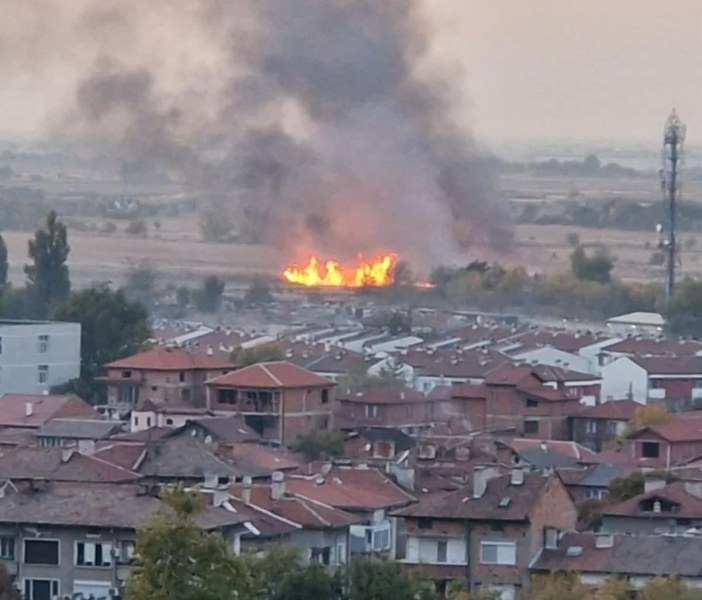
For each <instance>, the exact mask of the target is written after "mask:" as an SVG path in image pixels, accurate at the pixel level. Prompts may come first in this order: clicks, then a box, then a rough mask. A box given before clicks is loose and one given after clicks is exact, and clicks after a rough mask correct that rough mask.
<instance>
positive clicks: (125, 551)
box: [119, 541, 135, 563]
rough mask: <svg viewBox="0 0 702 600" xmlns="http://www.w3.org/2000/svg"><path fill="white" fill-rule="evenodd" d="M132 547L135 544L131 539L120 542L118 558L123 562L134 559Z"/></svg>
mask: <svg viewBox="0 0 702 600" xmlns="http://www.w3.org/2000/svg"><path fill="white" fill-rule="evenodd" d="M134 548H135V544H134V542H132V541H124V542H122V546H121V548H120V552H119V560H120V562H123V563H129V562H131V561H132V560H134Z"/></svg>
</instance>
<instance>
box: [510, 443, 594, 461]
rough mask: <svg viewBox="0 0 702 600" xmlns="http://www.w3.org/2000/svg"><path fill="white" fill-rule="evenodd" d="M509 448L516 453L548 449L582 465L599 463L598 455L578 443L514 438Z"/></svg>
mask: <svg viewBox="0 0 702 600" xmlns="http://www.w3.org/2000/svg"><path fill="white" fill-rule="evenodd" d="M509 446H510V447H511V448H512V449H513V450H515V451H516V452H523V451H525V450H534V449H543V448H547V449H549V450H551V451H552V452H555V453H557V454H561V455H562V456H566V457H568V458H571V459H573V460H575V461H577V462H581V463H590V464H593V463H598V462H599V460H598V459H597V453H595V452H593V451H592V450H590V449H589V448H586V447H585V446H581V445H580V444H578V443H577V442H567V441H560V440H534V439H531V438H514V439H513V440H512V441H511V442H510V443H509Z"/></svg>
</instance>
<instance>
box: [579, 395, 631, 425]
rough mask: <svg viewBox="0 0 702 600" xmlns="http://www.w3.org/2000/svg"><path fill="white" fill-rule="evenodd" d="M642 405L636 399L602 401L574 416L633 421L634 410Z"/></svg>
mask: <svg viewBox="0 0 702 600" xmlns="http://www.w3.org/2000/svg"><path fill="white" fill-rule="evenodd" d="M639 406H642V405H641V404H639V403H638V402H635V401H634V400H609V401H608V402H602V403H601V404H597V405H596V406H588V407H587V408H584V409H583V410H581V411H580V412H579V413H578V414H576V415H573V417H574V418H582V419H611V420H613V421H631V419H632V418H633V417H634V411H635V410H636V409H637V407H639Z"/></svg>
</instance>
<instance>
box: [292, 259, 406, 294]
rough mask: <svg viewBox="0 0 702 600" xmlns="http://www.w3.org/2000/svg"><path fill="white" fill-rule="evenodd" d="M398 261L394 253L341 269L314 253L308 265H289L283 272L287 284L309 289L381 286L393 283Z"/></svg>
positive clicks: (337, 264) (337, 263) (333, 261)
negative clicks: (393, 272) (295, 284)
mask: <svg viewBox="0 0 702 600" xmlns="http://www.w3.org/2000/svg"><path fill="white" fill-rule="evenodd" d="M396 260H397V257H396V255H394V254H385V255H381V256H376V257H375V258H373V259H371V260H368V261H366V260H363V257H362V256H359V257H358V262H357V264H356V266H355V267H348V268H347V267H342V266H341V265H340V264H339V262H338V261H336V260H327V261H325V262H324V264H323V265H322V263H321V262H320V261H319V259H318V258H317V257H316V256H315V255H314V254H313V255H312V256H310V259H309V261H308V262H307V265H306V266H304V267H301V266H299V265H291V266H289V267H288V268H287V269H285V270H284V271H283V277H284V278H285V279H286V280H287V281H289V282H290V283H297V284H299V285H305V286H308V287H363V286H366V285H369V286H383V285H389V284H390V283H392V268H393V267H394V266H395V262H396Z"/></svg>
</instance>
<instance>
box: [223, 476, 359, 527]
mask: <svg viewBox="0 0 702 600" xmlns="http://www.w3.org/2000/svg"><path fill="white" fill-rule="evenodd" d="M230 490H231V492H232V494H233V495H234V496H236V497H237V498H241V497H242V485H241V484H236V485H233V486H231V488H230ZM250 503H251V504H253V505H255V506H258V507H260V508H263V509H264V510H267V511H269V512H272V513H273V514H274V515H277V516H280V517H283V518H284V519H287V520H288V521H292V522H293V523H297V524H299V525H301V526H302V527H304V528H306V529H329V528H336V527H346V526H348V525H352V524H354V523H358V522H359V521H358V518H357V517H355V516H354V515H351V514H349V513H347V512H344V511H342V510H339V509H337V508H334V507H332V506H329V505H325V504H320V503H319V502H313V501H311V500H307V499H305V498H299V497H297V496H294V495H290V494H286V495H284V496H283V497H282V498H280V499H279V500H273V498H272V496H271V486H270V485H262V484H255V485H253V486H252V487H251V501H250Z"/></svg>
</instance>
